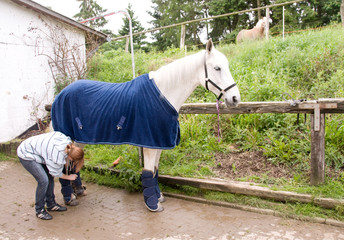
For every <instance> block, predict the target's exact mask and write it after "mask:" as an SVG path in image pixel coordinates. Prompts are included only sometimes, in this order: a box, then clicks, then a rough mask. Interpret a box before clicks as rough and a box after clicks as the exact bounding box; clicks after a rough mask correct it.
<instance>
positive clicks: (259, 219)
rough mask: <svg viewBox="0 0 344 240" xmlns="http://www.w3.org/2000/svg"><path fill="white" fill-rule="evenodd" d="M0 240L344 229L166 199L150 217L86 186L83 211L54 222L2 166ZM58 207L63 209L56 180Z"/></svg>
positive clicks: (273, 234) (281, 234)
mask: <svg viewBox="0 0 344 240" xmlns="http://www.w3.org/2000/svg"><path fill="white" fill-rule="evenodd" d="M0 176H1V177H0V203H1V204H0V213H1V214H0V239H39V240H44V239H53V240H59V239H142V240H163V239H164V240H167V239H168V240H175V239H177V240H182V239H183V240H193V239H195V240H196V239H197V240H198V239H210V240H215V239H241V240H244V239H245V240H248V239H255V240H256V239H261V240H263V239H276V240H277V239H278V240H279V239H289V240H290V239H291V240H292V239H294V240H296V239H300V240H302V239H309V240H316V239H328V240H332V239H333V240H339V239H343V240H344V229H343V228H340V227H335V226H329V225H325V224H317V223H309V222H300V221H297V220H291V219H283V218H279V217H275V216H269V215H263V214H257V213H252V212H245V211H240V210H236V209H231V208H223V207H219V206H212V205H206V204H201V203H195V202H190V201H185V200H181V199H175V198H169V197H166V202H165V203H164V204H163V205H164V208H165V210H164V211H163V212H160V213H151V212H149V211H148V210H147V209H146V208H145V206H144V205H143V199H142V198H143V197H142V195H141V194H140V193H129V192H127V191H125V190H120V189H113V188H107V187H104V186H98V185H95V184H89V183H88V184H86V185H87V190H88V195H87V196H85V197H83V198H80V205H79V206H75V207H68V211H67V212H64V213H59V212H53V213H52V215H53V217H54V219H53V220H50V221H43V220H40V219H37V218H36V216H35V213H34V207H33V205H34V192H35V188H36V182H35V180H34V178H33V177H32V176H31V175H30V174H29V173H28V172H26V171H25V169H24V168H23V167H22V166H21V165H20V163H19V162H13V161H0ZM55 183H56V185H55V193H56V198H57V202H59V203H60V204H61V203H62V196H61V194H60V186H59V183H58V182H56V180H55Z"/></svg>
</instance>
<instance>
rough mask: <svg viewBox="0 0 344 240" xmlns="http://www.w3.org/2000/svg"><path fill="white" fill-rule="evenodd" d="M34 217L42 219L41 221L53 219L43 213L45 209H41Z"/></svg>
mask: <svg viewBox="0 0 344 240" xmlns="http://www.w3.org/2000/svg"><path fill="white" fill-rule="evenodd" d="M36 216H37V217H38V218H39V219H43V220H51V219H53V217H52V216H51V215H50V214H49V213H48V212H47V211H45V209H42V210H41V211H40V212H38V213H36Z"/></svg>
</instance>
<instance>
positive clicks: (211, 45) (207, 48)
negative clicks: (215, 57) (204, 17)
mask: <svg viewBox="0 0 344 240" xmlns="http://www.w3.org/2000/svg"><path fill="white" fill-rule="evenodd" d="M213 47H214V44H213V40H212V39H211V38H210V39H209V40H208V42H207V45H206V47H205V49H206V51H207V52H208V53H210V52H211V50H212V49H213Z"/></svg>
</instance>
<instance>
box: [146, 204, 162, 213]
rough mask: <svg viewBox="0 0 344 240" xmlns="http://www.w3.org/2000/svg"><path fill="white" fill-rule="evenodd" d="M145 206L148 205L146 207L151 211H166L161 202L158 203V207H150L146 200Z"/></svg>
mask: <svg viewBox="0 0 344 240" xmlns="http://www.w3.org/2000/svg"><path fill="white" fill-rule="evenodd" d="M145 206H146V208H148V210H149V211H151V212H162V211H164V207H163V206H162V205H161V203H160V202H159V203H158V206H157V208H150V207H149V206H148V205H147V204H146V202H145Z"/></svg>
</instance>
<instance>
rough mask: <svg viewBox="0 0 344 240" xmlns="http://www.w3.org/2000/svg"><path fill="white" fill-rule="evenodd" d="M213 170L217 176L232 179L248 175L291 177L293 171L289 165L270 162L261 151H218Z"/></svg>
mask: <svg viewBox="0 0 344 240" xmlns="http://www.w3.org/2000/svg"><path fill="white" fill-rule="evenodd" d="M213 171H214V172H215V173H216V174H217V175H218V176H219V177H222V178H229V179H233V180H236V179H238V178H245V177H248V176H257V177H261V176H266V177H269V178H277V179H278V178H279V179H280V178H285V179H290V178H292V177H293V171H292V170H291V169H290V168H289V167H287V166H285V165H282V164H279V165H275V164H272V163H271V162H269V161H268V160H267V158H266V157H265V156H263V152H262V151H253V152H235V153H228V154H223V153H218V154H216V167H214V168H213Z"/></svg>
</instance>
